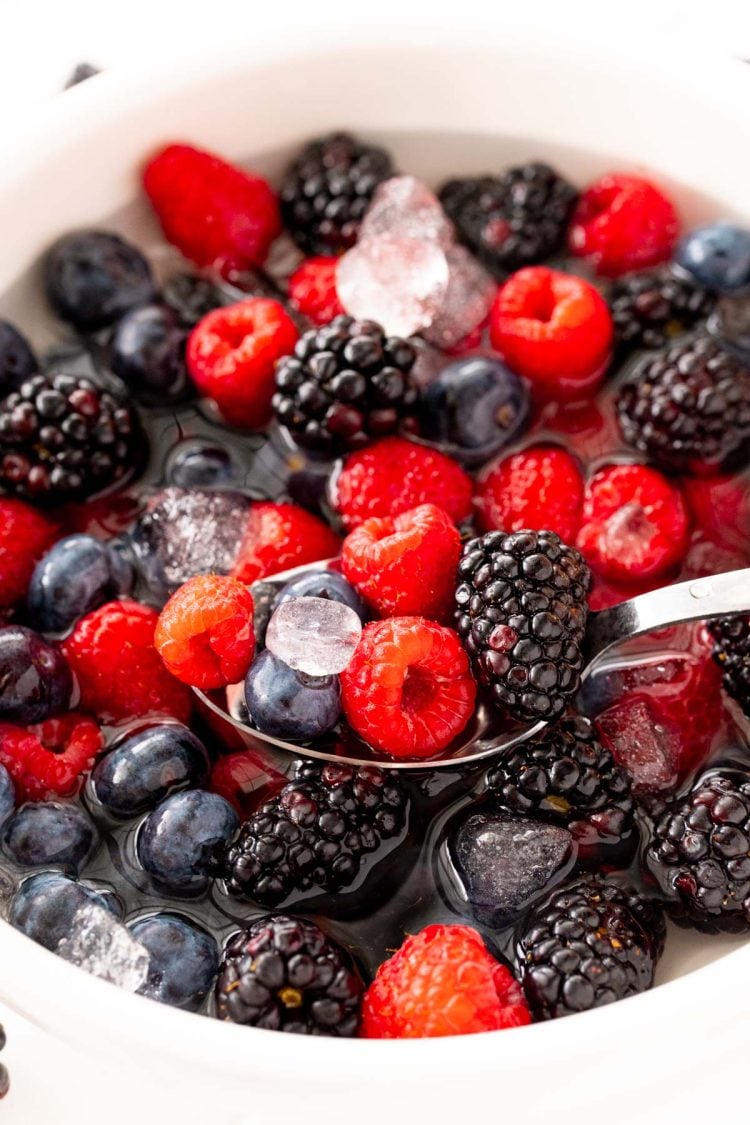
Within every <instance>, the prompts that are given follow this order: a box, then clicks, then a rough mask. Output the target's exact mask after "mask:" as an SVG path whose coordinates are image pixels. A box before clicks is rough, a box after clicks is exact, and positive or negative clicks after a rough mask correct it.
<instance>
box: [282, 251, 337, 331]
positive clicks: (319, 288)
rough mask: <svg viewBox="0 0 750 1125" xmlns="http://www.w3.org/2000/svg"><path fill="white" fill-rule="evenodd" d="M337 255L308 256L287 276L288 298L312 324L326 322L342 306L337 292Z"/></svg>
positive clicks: (331, 318)
mask: <svg viewBox="0 0 750 1125" xmlns="http://www.w3.org/2000/svg"><path fill="white" fill-rule="evenodd" d="M337 264H338V258H307V259H306V261H304V262H303V263H302V265H301V266H298V267H297V269H296V270H295V271H294V273H293V274H292V276H291V277H290V278H289V300H290V301H291V303H292V304H293V305H294V307H295V309H298V310H299V312H301V313H302V315H303V316H306V317H307V318H308V320H311V321H312V322H313V324H328V323H329V322H330V321H332V320H333V318H334V317H335V316H341V315H342V313H343V312H344V306H343V305H342V304H341V302H340V301H339V295H338V293H337V292H336V266H337Z"/></svg>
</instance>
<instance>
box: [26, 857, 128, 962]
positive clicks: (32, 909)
mask: <svg viewBox="0 0 750 1125" xmlns="http://www.w3.org/2000/svg"><path fill="white" fill-rule="evenodd" d="M86 906H99V907H101V908H103V909H104V910H108V911H109V912H110V914H112V915H113V916H114V917H115V918H120V917H121V916H122V903H121V902H120V900H119V898H118V897H117V895H116V894H114V892H112V891H108V890H104V889H102V888H99V887H93V886H91V885H90V884H89V883H79V882H78V881H77V880H76V879H72V878H71V877H70V876H69V875H63V874H62V873H61V872H59V871H41V872H39V873H38V874H37V875H30V876H29V878H28V879H24V880H23V882H22V883H21V885H20V886H19V887H18V889H17V891H16V892H15V894H14V895H13V898H12V899H11V901H10V907H9V910H8V921H9V922H10V924H11V926H15V928H16V929H17V930H20V931H21V933H23V934H26V937H30V938H31V940H32V941H36V942H38V943H39V945H43V946H45V948H47V949H53V950H54V949H57V946H58V945H59V944H60V942H61V941H62V940H63V938H66V937H69V935H70V933H71V931H72V929H73V919H74V918H75V916H76V914H77V913H78V911H79V910H80V909H81V908H82V907H86Z"/></svg>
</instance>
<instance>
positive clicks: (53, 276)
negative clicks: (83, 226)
mask: <svg viewBox="0 0 750 1125" xmlns="http://www.w3.org/2000/svg"><path fill="white" fill-rule="evenodd" d="M44 270H45V282H46V287H47V297H48V299H49V302H50V304H51V305H52V308H53V309H54V310H55V312H56V313H57V314H58V316H59V317H61V318H62V320H67V321H70V323H71V324H73V325H75V327H76V328H77V329H79V330H80V331H81V332H93V331H96V329H98V328H105V327H106V326H107V325H109V324H114V322H115V321H116V320H118V319H119V318H120V317H121V316H123V314H124V313H126V312H128V310H129V309H132V308H135V307H136V306H137V305H144V304H145V303H146V302H147V301H150V300H151V299H152V298H153V296H154V293H155V289H154V279H153V277H152V275H151V267H150V266H149V264H148V262H147V261H146V259H145V258H144V256H143V254H141V252H140V250H138V249H136V247H135V246H131V245H130V243H128V242H125V240H124V239H122V238H120V237H119V235H116V234H112V233H110V232H109V231H103V230H81V231H73V232H72V233H71V234H66V235H64V236H63V237H62V238H61V239H59V240H58V241H57V242H56V243H55V244H54V246H52V248H51V249H50V250H49V251H48V252H47V256H46V258H45V262H44Z"/></svg>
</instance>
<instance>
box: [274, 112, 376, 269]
mask: <svg viewBox="0 0 750 1125" xmlns="http://www.w3.org/2000/svg"><path fill="white" fill-rule="evenodd" d="M393 175H394V168H393V164H392V163H391V158H390V155H389V154H388V153H387V152H386V151H385V149H383V148H378V147H377V146H375V145H367V144H364V143H363V142H362V141H359V140H357V138H356V137H353V136H351V135H350V134H349V133H331V134H330V135H328V136H325V137H320V138H318V139H317V140H314V141H311V142H310V143H309V144H307V145H305V147H304V148H303V150H302V152H301V153H300V154H299V156H298V157H297V158H296V160H295V161H294V162H293V164H292V165H291V167H290V168H289V169H288V171H287V173H286V175H285V177H284V181H283V183H282V185H281V191H280V193H279V195H280V198H281V214H282V218H283V220H284V225H285V226H286V228H287V230H288V231H289V233H290V234H291V236H292V238H293V239H294V241H295V242H296V243H297V245H298V246H299V247H300V249H302V250H304V251H305V253H306V254H338V253H341V252H342V251H343V250H347V249H348V248H349V247H350V246H353V245H354V243H355V242H356V241H357V234H358V232H359V225H360V222H361V221H362V218H363V217H364V214H365V211H366V210H367V208H368V206H369V204H370V200H371V199H372V197H373V194H374V192H375V188H376V187H377V186H378V184H380V183H382V182H383V180H388V179H390V177H391V176H393Z"/></svg>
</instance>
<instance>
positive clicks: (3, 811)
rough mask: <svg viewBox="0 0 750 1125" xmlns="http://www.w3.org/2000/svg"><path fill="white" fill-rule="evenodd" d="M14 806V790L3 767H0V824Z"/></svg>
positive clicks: (9, 777)
mask: <svg viewBox="0 0 750 1125" xmlns="http://www.w3.org/2000/svg"><path fill="white" fill-rule="evenodd" d="M15 804H16V790H15V786H14V785H13V781H12V779H11V776H10V774H9V773H8V771H7V770H6V768H5V766H0V824H3V823H4V822H5V821H6V820H7V819H8V817H9V816H10V814H11V813H12V812H13V809H14V808H15Z"/></svg>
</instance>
